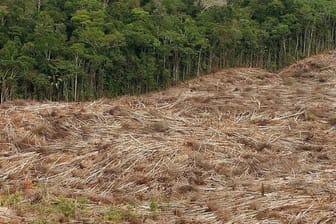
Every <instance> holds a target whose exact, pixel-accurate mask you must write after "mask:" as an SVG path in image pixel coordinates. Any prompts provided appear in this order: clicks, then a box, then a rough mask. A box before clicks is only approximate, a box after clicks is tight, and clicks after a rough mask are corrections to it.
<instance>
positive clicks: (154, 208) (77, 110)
mask: <svg viewBox="0 0 336 224" xmlns="http://www.w3.org/2000/svg"><path fill="white" fill-rule="evenodd" d="M335 74H336V52H329V53H328V54H324V55H317V56H315V57H312V58H309V59H306V60H303V61H301V62H299V63H297V64H295V65H292V66H290V67H288V68H286V69H284V70H282V71H281V72H279V73H276V74H275V73H270V72H267V71H264V70H260V69H249V68H241V69H228V70H223V71H221V72H218V73H216V74H214V75H208V76H204V77H200V78H198V79H195V80H191V81H188V82H186V83H183V84H181V85H179V86H177V87H174V88H171V89H169V90H166V91H163V92H158V93H152V94H148V95H144V96H139V97H121V98H119V99H115V100H107V99H102V100H99V101H95V102H87V103H49V102H48V103H37V102H28V101H16V102H7V103H5V104H3V105H1V107H0V114H1V116H0V147H1V150H0V169H1V172H0V183H1V195H0V222H1V223H48V222H50V223H52V221H54V222H56V223H58V222H63V223H123V222H124V223H336V215H335V210H336V198H335V195H336V189H335V186H336V167H335V164H336V154H335V149H336V128H335V127H336V75H335ZM46 221H48V222H46Z"/></svg>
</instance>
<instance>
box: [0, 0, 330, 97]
mask: <svg viewBox="0 0 336 224" xmlns="http://www.w3.org/2000/svg"><path fill="white" fill-rule="evenodd" d="M223 2H224V1H223ZM335 29H336V1H334V0H231V1H225V4H219V5H218V4H211V3H210V2H206V1H199V0H1V2H0V31H1V32H0V92H1V102H4V101H6V100H9V99H14V98H24V99H37V100H64V101H78V100H92V99H95V98H98V97H103V96H105V97H113V96H118V95H123V94H138V93H144V92H148V91H151V90H156V89H160V88H165V87H167V86H170V85H172V84H175V83H177V82H179V81H181V80H185V79H188V78H191V77H194V76H197V75H201V74H205V73H210V72H213V71H216V70H218V69H221V68H225V67H233V66H258V67H264V68H268V69H278V68H281V67H283V66H285V65H287V64H289V63H291V62H293V61H296V60H298V59H300V58H303V57H305V56H309V55H311V54H315V53H318V52H321V51H324V50H328V49H332V48H334V47H335V45H336V30H335Z"/></svg>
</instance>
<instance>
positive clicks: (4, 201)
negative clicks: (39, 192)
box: [0, 192, 22, 208]
mask: <svg viewBox="0 0 336 224" xmlns="http://www.w3.org/2000/svg"><path fill="white" fill-rule="evenodd" d="M21 200H22V196H21V194H20V193H18V192H16V193H14V194H10V193H8V194H4V195H1V197H0V206H3V207H8V208H14V207H15V206H16V205H17V204H18V203H19V202H20V201H21Z"/></svg>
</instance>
